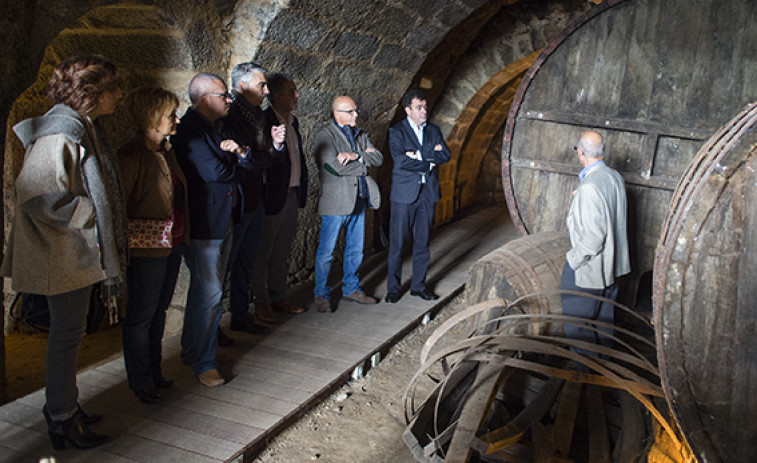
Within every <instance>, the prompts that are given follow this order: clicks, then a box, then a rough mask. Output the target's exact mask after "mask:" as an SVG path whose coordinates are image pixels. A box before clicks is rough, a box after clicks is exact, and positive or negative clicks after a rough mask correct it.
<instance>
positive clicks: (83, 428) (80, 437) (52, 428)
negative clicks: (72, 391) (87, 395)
mask: <svg viewBox="0 0 757 463" xmlns="http://www.w3.org/2000/svg"><path fill="white" fill-rule="evenodd" d="M47 435H48V436H50V442H52V444H53V448H54V449H55V450H64V449H65V448H66V442H68V443H69V444H71V445H73V446H74V447H76V448H78V449H91V448H92V447H97V446H98V445H100V444H102V443H104V442H106V441H107V440H108V436H103V435H100V434H97V433H95V432H93V431H92V430H90V429H89V428H88V427H87V424H86V423H85V422H84V417H83V416H82V414H81V413H80V412H76V414H74V416H72V417H71V418H69V419H67V420H64V421H50V422H49V424H48V426H47Z"/></svg>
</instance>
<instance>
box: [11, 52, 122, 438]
mask: <svg viewBox="0 0 757 463" xmlns="http://www.w3.org/2000/svg"><path fill="white" fill-rule="evenodd" d="M47 94H48V97H49V98H50V99H51V100H52V101H53V103H55V106H53V108H52V109H50V111H48V112H47V113H46V114H45V115H44V116H41V117H35V118H31V119H27V120H25V121H22V122H20V123H19V124H17V125H16V126H15V127H14V128H13V130H14V131H15V132H16V135H17V136H18V138H19V139H20V140H21V142H22V143H23V145H24V147H25V148H26V154H25V156H24V163H23V166H22V168H21V173H20V174H19V176H18V178H17V179H16V183H15V189H16V213H15V217H14V221H13V226H12V229H11V234H10V238H9V242H8V246H7V255H6V257H5V261H4V262H3V269H2V273H3V275H4V276H7V277H11V278H12V287H13V290H14V291H17V292H24V293H31V294H41V295H45V296H46V297H47V303H48V307H49V310H50V331H49V335H48V341H47V353H46V357H45V368H46V370H45V398H46V402H47V403H46V404H45V406H44V408H43V413H44V415H45V419H46V420H47V426H48V435H49V436H50V440H51V441H52V444H53V447H55V449H56V450H61V449H63V448H65V443H66V442H68V443H70V444H72V445H74V446H75V447H78V448H90V447H94V446H96V445H99V444H101V443H102V442H104V441H105V440H106V439H107V438H106V437H105V436H101V435H99V434H96V433H95V432H93V431H92V430H90V429H89V425H91V424H92V423H95V422H97V421H99V420H100V419H101V418H102V416H98V415H87V414H86V413H84V412H83V411H82V410H81V408H80V407H79V404H78V389H77V387H76V358H77V355H78V350H79V344H80V343H81V340H82V337H83V335H84V331H85V327H86V321H87V312H88V310H89V303H90V295H91V292H92V287H93V285H94V284H95V283H99V282H104V283H105V285H106V288H109V291H108V292H110V293H113V292H115V291H117V287H118V286H119V285H120V284H121V283H123V280H124V276H125V270H126V264H127V260H128V236H127V232H126V213H125V209H124V204H123V196H122V193H121V185H120V172H119V167H118V160H117V159H116V158H115V156H114V155H113V153H112V152H111V150H110V146H109V144H108V140H107V138H106V136H105V133H104V132H103V130H102V129H101V127H100V126H99V124H98V123H97V122H96V119H97V118H98V117H100V116H102V115H105V114H111V113H112V112H113V111H114V109H115V107H116V105H117V104H118V101H119V100H120V99H121V89H120V85H119V80H118V77H117V76H116V68H115V66H114V65H113V64H112V63H110V62H108V61H107V60H105V59H104V58H102V57H100V56H79V57H73V58H68V59H66V60H64V61H63V62H61V63H60V64H58V65H57V66H56V67H55V70H54V71H53V75H52V77H51V78H50V81H49V85H48V93H47ZM109 299H110V298H109Z"/></svg>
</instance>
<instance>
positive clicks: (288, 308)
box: [271, 299, 306, 313]
mask: <svg viewBox="0 0 757 463" xmlns="http://www.w3.org/2000/svg"><path fill="white" fill-rule="evenodd" d="M271 307H273V310H278V311H279V312H286V313H302V312H304V311H305V310H306V309H303V308H302V307H297V306H296V305H292V303H291V302H289V299H281V300H278V301H276V302H274V303H273V304H271Z"/></svg>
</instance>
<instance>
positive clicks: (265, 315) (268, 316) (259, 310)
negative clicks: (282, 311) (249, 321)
mask: <svg viewBox="0 0 757 463" xmlns="http://www.w3.org/2000/svg"><path fill="white" fill-rule="evenodd" d="M255 316H256V317H258V320H260V321H261V322H266V323H278V322H279V319H278V317H276V314H275V313H273V308H272V307H271V304H255Z"/></svg>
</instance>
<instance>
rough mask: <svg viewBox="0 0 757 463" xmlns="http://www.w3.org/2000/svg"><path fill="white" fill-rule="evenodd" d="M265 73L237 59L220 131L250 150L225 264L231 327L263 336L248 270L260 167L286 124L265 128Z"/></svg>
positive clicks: (258, 228)
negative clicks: (239, 212)
mask: <svg viewBox="0 0 757 463" xmlns="http://www.w3.org/2000/svg"><path fill="white" fill-rule="evenodd" d="M265 73H266V70H265V69H263V68H262V67H260V66H258V65H256V64H255V63H251V62H247V63H240V64H238V65H236V66H235V67H234V69H233V70H232V71H231V86H232V91H231V96H232V98H233V99H234V101H233V102H232V103H231V109H230V110H229V115H228V116H226V118H225V119H224V120H223V123H224V134H226V135H228V136H229V137H230V138H233V139H234V140H236V141H237V142H239V143H242V144H243V145H246V146H248V147H249V148H250V158H251V159H250V163H251V165H252V169H251V170H249V171H248V172H247V173H246V175H245V176H244V178H243V179H242V180H241V182H240V185H241V187H242V193H243V195H244V210H243V213H242V220H241V221H240V222H239V223H236V224H234V240H233V244H232V247H231V257H230V259H229V264H230V265H229V267H230V271H231V285H230V302H231V323H230V325H231V330H232V331H245V332H248V333H252V334H263V333H266V332H267V331H268V330H269V328H267V327H265V326H263V325H259V324H257V323H255V322H254V321H253V319H252V317H251V316H250V315H249V313H248V311H249V307H250V285H251V283H252V269H253V266H254V264H255V259H256V257H257V253H258V249H259V246H260V240H261V238H262V236H263V224H264V221H265V205H264V201H263V170H264V169H267V168H269V167H271V166H272V165H273V160H274V158H277V159H278V158H281V157H283V155H284V154H285V151H284V138H285V136H286V127H285V126H284V125H283V124H282V125H278V126H272V127H270V129H269V130H268V131H267V132H264V127H265V120H264V119H265V118H264V116H263V110H262V109H260V105H261V104H262V103H263V100H264V99H265V97H266V95H268V93H269V91H268V81H267V79H266V76H265ZM219 336H220V333H219ZM219 342H220V341H219Z"/></svg>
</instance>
